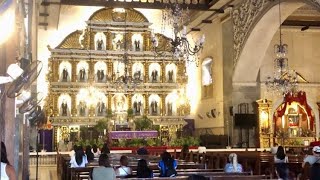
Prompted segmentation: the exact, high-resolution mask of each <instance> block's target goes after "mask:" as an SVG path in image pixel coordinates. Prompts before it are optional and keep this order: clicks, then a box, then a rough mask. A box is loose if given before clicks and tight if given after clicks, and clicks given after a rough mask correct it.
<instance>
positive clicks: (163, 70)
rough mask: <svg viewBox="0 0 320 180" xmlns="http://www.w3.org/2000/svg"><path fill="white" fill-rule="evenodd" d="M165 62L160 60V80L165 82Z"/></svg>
mask: <svg viewBox="0 0 320 180" xmlns="http://www.w3.org/2000/svg"><path fill="white" fill-rule="evenodd" d="M165 70H166V63H164V62H162V63H161V82H163V83H164V82H166V72H165Z"/></svg>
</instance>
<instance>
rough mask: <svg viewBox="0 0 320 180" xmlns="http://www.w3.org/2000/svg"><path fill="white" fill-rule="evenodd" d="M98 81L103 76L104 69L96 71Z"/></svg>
mask: <svg viewBox="0 0 320 180" xmlns="http://www.w3.org/2000/svg"><path fill="white" fill-rule="evenodd" d="M97 77H98V81H102V80H103V78H104V70H102V69H100V70H98V71H97Z"/></svg>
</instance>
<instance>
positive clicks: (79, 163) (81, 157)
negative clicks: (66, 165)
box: [70, 148, 88, 168]
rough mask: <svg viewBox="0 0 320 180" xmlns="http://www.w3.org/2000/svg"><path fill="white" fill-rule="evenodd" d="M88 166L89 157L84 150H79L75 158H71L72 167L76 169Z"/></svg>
mask: <svg viewBox="0 0 320 180" xmlns="http://www.w3.org/2000/svg"><path fill="white" fill-rule="evenodd" d="M87 164H88V159H87V156H86V155H85V154H84V152H83V150H82V148H77V149H76V152H75V154H74V156H72V157H71V160H70V166H71V167H72V168H75V167H85V166H86V165H87Z"/></svg>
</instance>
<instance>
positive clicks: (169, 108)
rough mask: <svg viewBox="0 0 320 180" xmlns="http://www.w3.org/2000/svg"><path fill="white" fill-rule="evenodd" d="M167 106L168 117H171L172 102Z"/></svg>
mask: <svg viewBox="0 0 320 180" xmlns="http://www.w3.org/2000/svg"><path fill="white" fill-rule="evenodd" d="M167 106H168V116H171V115H172V102H168V104H167Z"/></svg>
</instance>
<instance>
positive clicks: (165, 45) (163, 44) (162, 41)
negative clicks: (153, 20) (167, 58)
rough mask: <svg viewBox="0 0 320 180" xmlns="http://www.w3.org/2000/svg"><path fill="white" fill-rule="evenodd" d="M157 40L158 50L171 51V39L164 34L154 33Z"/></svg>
mask: <svg viewBox="0 0 320 180" xmlns="http://www.w3.org/2000/svg"><path fill="white" fill-rule="evenodd" d="M156 36H157V37H158V40H159V45H158V50H159V51H171V46H170V44H171V39H170V38H168V37H166V36H164V35H163V34H156Z"/></svg>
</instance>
